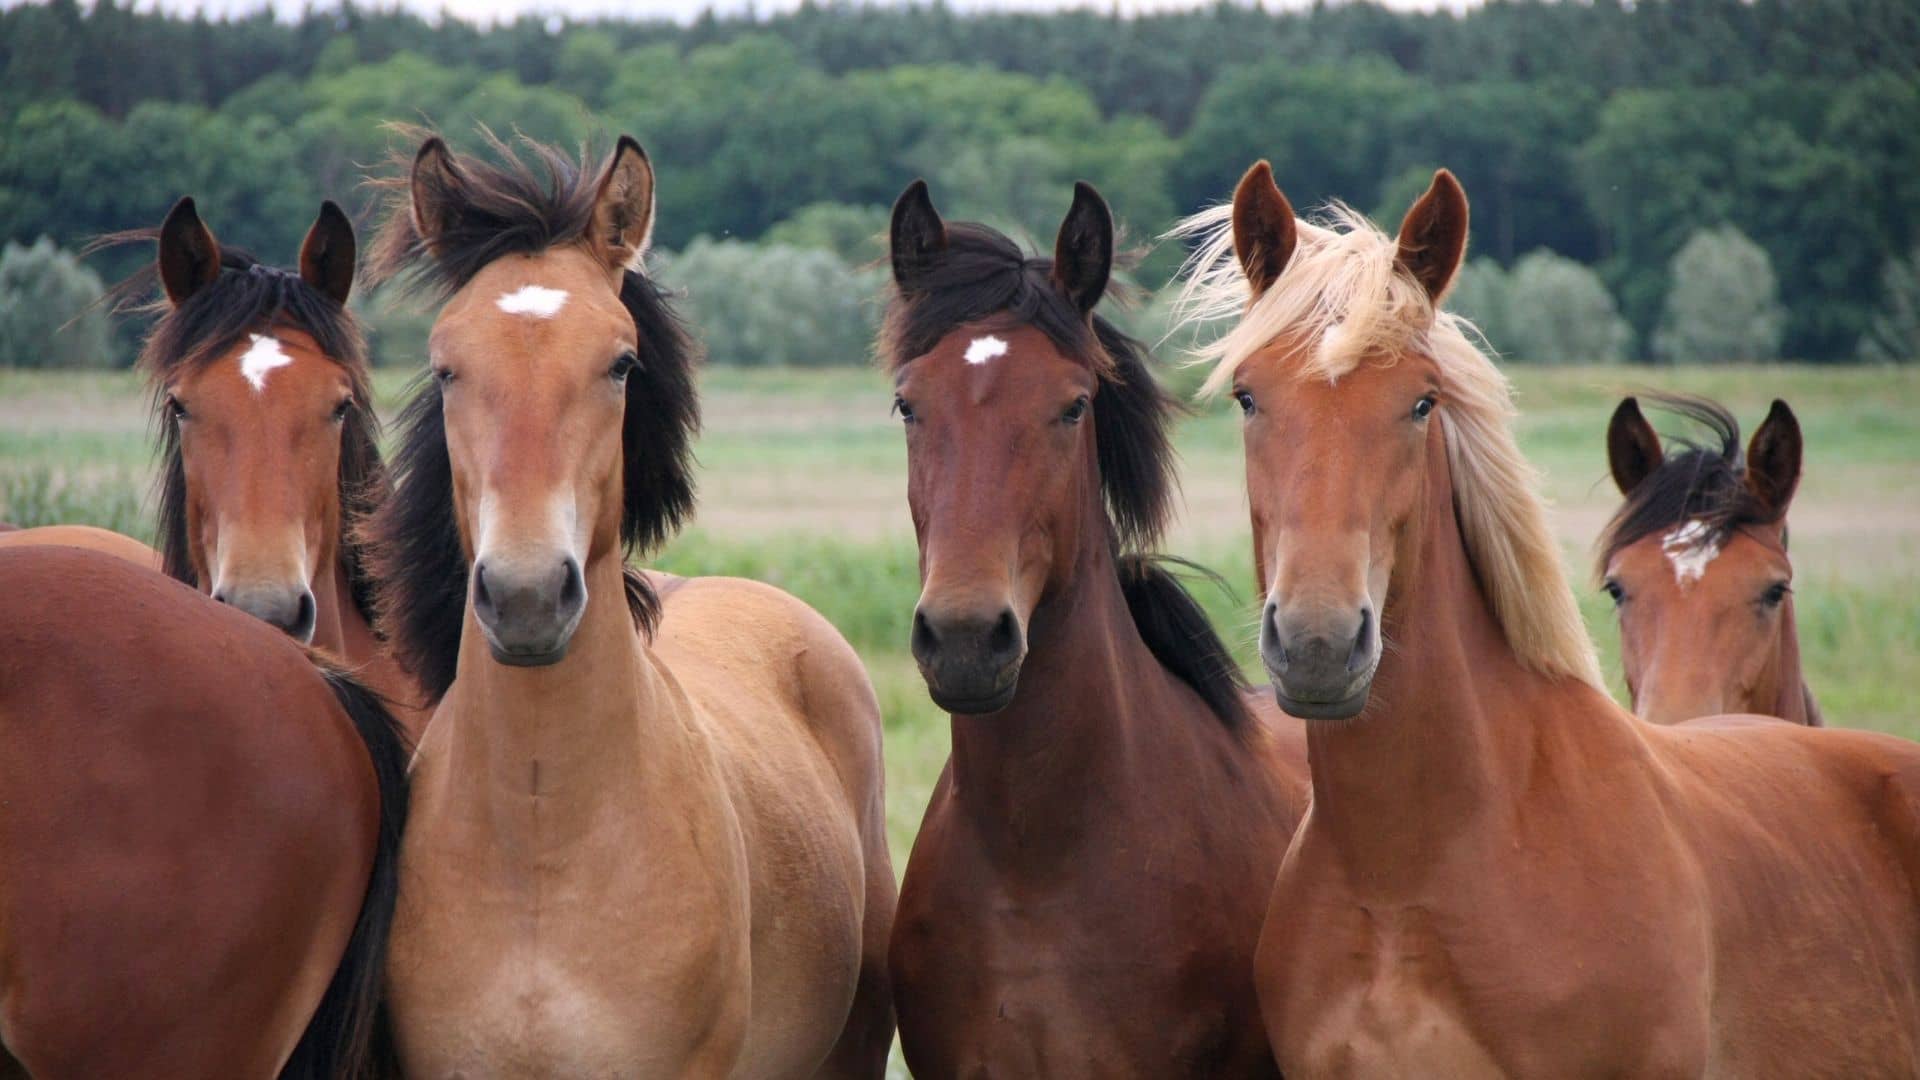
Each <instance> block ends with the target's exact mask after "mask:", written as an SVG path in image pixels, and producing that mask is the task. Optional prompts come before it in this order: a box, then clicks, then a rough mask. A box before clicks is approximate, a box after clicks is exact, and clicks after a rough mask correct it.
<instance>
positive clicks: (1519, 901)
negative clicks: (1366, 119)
mask: <svg viewBox="0 0 1920 1080" xmlns="http://www.w3.org/2000/svg"><path fill="white" fill-rule="evenodd" d="M1333 215H1334V219H1333V225H1332V227H1324V226H1321V225H1317V224H1314V223H1311V222H1304V221H1298V220H1296V219H1295V218H1294V216H1293V211H1292V208H1291V207H1290V206H1289V205H1288V204H1287V201H1286V199H1285V197H1284V196H1282V195H1281V193H1280V191H1279V189H1278V188H1277V187H1275V185H1274V183H1273V178H1272V174H1271V172H1270V171H1269V170H1268V168H1267V166H1266V164H1265V163H1264V162H1262V163H1261V164H1259V165H1258V166H1256V167H1255V168H1254V169H1252V170H1250V171H1249V173H1248V174H1247V176H1246V178H1245V179H1244V180H1242V181H1241V184H1240V189H1239V191H1238V192H1237V193H1236V195H1235V198H1234V202H1233V205H1232V207H1231V209H1230V210H1222V211H1217V212H1213V213H1211V214H1208V215H1206V216H1204V217H1202V218H1201V219H1200V220H1199V222H1198V225H1197V231H1200V232H1202V233H1204V234H1205V237H1206V238H1205V240H1204V242H1203V246H1202V248H1201V250H1200V252H1199V253H1198V255H1197V256H1196V260H1197V266H1198V271H1197V274H1196V276H1195V277H1194V283H1195V284H1194V290H1195V292H1194V294H1193V295H1197V297H1198V299H1199V301H1200V303H1199V304H1198V306H1197V310H1200V311H1209V310H1220V309H1221V308H1222V307H1228V308H1231V307H1239V308H1242V309H1244V310H1243V317H1242V318H1241V319H1240V320H1239V321H1238V323H1237V324H1236V325H1235V327H1234V329H1233V330H1232V331H1230V332H1229V333H1228V334H1227V335H1226V336H1225V337H1224V338H1222V339H1221V340H1220V341H1219V342H1217V343H1215V344H1213V345H1212V346H1211V347H1209V348H1208V349H1207V354H1208V355H1211V356H1212V357H1214V358H1215V359H1216V360H1217V364H1216V367H1215V371H1214V375H1213V380H1212V385H1214V386H1218V387H1220V388H1222V389H1228V390H1230V391H1231V392H1232V394H1233V396H1234V397H1235V398H1236V399H1237V400H1238V401H1239V403H1240V406H1241V409H1242V410H1243V411H1244V413H1245V417H1246V419H1245V421H1244V423H1245V440H1246V450H1247V486H1248V497H1249V501H1250V503H1251V507H1252V514H1253V521H1254V538H1255V543H1256V545H1257V550H1258V551H1259V553H1260V558H1259V562H1258V565H1259V567H1260V575H1261V584H1262V587H1263V588H1264V589H1265V590H1266V598H1265V601H1264V604H1263V616H1262V632H1261V656H1262V660H1263V661H1264V663H1265V665H1266V667H1267V669H1268V671H1269V672H1270V673H1271V674H1272V675H1273V676H1274V680H1275V685H1276V689H1277V691H1278V692H1279V693H1281V694H1283V695H1284V698H1285V700H1286V701H1289V702H1292V703H1295V704H1297V705H1298V706H1299V708H1300V709H1301V711H1303V712H1306V713H1309V714H1310V715H1311V716H1312V717H1314V719H1311V720H1309V721H1308V733H1307V741H1308V747H1309V751H1310V755H1311V762H1312V770H1313V774H1312V779H1313V805H1312V809H1311V810H1309V811H1308V814H1307V817H1306V819H1305V821H1304V822H1303V823H1302V824H1301V826H1300V830H1299V832H1298V833H1297V834H1296V835H1295V836H1294V840H1293V845H1292V847H1291V848H1290V849H1289V850H1288V852H1287V857H1286V861H1285V863H1284V864H1283V865H1282V867H1281V869H1280V873H1279V875H1278V877H1277V878H1276V880H1275V884H1274V891H1273V900H1272V907H1271V909H1270V912H1269V915H1268V918H1267V923H1266V928H1265V931H1264V932H1263V934H1262V936H1261V942H1260V951H1259V955H1258V958H1257V961H1256V964H1257V978H1258V981H1259V985H1260V1002H1261V1007H1262V1009H1263V1011H1264V1013H1265V1015H1266V1020H1267V1030H1268V1033H1269V1034H1270V1035H1271V1036H1272V1039H1273V1046H1274V1052H1275V1054H1276V1056H1277V1057H1278V1059H1279V1062H1280V1066H1281V1068H1282V1069H1283V1070H1285V1071H1287V1072H1288V1073H1290V1074H1293V1075H1303V1076H1446V1077H1493V1076H1546V1077H1563V1076H1689V1077H1698V1076H1708V1077H1722V1076H1725V1077H1734V1076H1737V1077H1782V1078H1786V1077H1808V1076H1822V1077H1829V1076H1830V1077H1891V1076H1905V1077H1911V1076H1913V1075H1915V1074H1916V1071H1920V746H1916V745H1914V744H1913V743H1911V742H1908V741H1905V740H1902V739H1897V738H1893V737H1890V736H1885V735H1880V734H1876V733H1871V732H1862V731H1839V730H1833V729H1825V730H1819V729H1810V728H1806V727H1801V726H1799V725H1795V724H1784V723H1780V722H1778V721H1776V720H1769V719H1762V718H1759V717H1718V718H1714V719H1712V720H1696V721H1693V722H1691V723H1687V724H1681V725H1677V726H1672V727H1667V726H1661V725H1656V724H1648V723H1645V722H1644V721H1641V720H1639V719H1637V718H1635V717H1634V716H1633V715H1632V714H1631V713H1628V712H1627V711H1625V710H1623V709H1621V708H1620V707H1619V706H1618V705H1616V704H1614V702H1613V700H1612V698H1610V697H1609V696H1608V695H1607V693H1606V692H1605V690H1604V689H1603V688H1602V686H1601V678H1600V673H1599V670H1598V663H1597V661H1596V660H1595V657H1594V651H1593V647H1592V643H1591V642H1590V641H1589V639H1588V638H1587V635H1586V630H1585V627H1584V625H1583V623H1582V622H1581V620H1580V616H1579V611H1578V608H1577V606H1576V605H1575V603H1574V597H1573V591H1572V589H1571V587H1570V586H1569V584H1568V581H1567V578H1566V575H1565V572H1564V570H1563V568H1562V567H1561V565H1560V555H1559V550H1558V545H1557V544H1556V543H1555V540H1554V536H1553V533H1552V531H1551V530H1550V529H1549V528H1548V527H1547V520H1546V513H1545V510H1544V507H1543V506H1542V504H1541V502H1540V500H1539V499H1538V497H1537V496H1536V495H1535V494H1534V492H1533V490H1532V487H1533V482H1534V474H1533V472H1532V470H1531V469H1530V468H1529V466H1528V465H1527V462H1526V460H1525V459H1524V458H1523V457H1522V456H1521V455H1520V453H1519V449H1518V446H1517V444H1516V443H1515V441H1514V437H1513V432H1512V416H1513V406H1512V399H1511V397H1510V395H1509V392H1508V388H1507V384H1506V381H1505V379H1504V378H1503V377H1502V375H1501V374H1500V372H1499V370H1498V369H1497V368H1495V366H1494V365H1493V363H1492V361H1491V360H1489V359H1488V358H1487V357H1486V356H1485V355H1484V354H1483V353H1482V352H1481V351H1480V350H1479V349H1478V348H1476V347H1475V345H1474V344H1473V343H1472V339H1471V338H1470V337H1469V336H1468V334H1467V332H1466V330H1465V329H1464V327H1463V325H1462V324H1461V323H1460V321H1459V320H1457V319H1456V318H1455V317H1454V316H1452V315H1451V314H1449V313H1447V312H1446V311H1445V310H1444V309H1443V308H1442V307H1441V306H1440V305H1441V300H1442V299H1443V298H1444V296H1445V295H1446V292H1447V288H1448V286H1449V285H1450V283H1451V282H1452V280H1453V278H1454V276H1455V274H1456V272H1457V271H1458V269H1459V265H1460V260H1461V257H1462V255H1463V254H1464V252H1465V248H1466V238H1467V202H1466V195H1465V193H1464V192H1463V191H1462V190H1461V188H1460V186H1459V184H1458V183H1457V182H1456V181H1455V180H1454V179H1453V177H1452V175H1451V174H1448V173H1446V172H1444V171H1443V172H1441V173H1440V174H1438V175H1437V176H1435V178H1434V181H1433V185H1432V187H1431V188H1430V189H1429V190H1428V192H1427V193H1426V194H1425V195H1424V196H1422V197H1421V199H1420V200H1419V201H1418V202H1417V203H1415V205H1414V207H1413V208H1412V210H1411V211H1410V212H1409V213H1408V214H1407V217H1406V220H1405V222H1404V223H1403V224H1402V225H1401V227H1400V231H1399V234H1398V235H1397V236H1388V235H1386V234H1385V233H1383V232H1381V231H1380V230H1378V229H1377V228H1375V227H1374V226H1373V225H1372V224H1370V223H1368V222H1367V221H1366V220H1365V219H1364V218H1361V217H1359V215H1357V214H1353V213H1351V212H1350V211H1345V210H1342V209H1338V208H1336V210H1335V211H1333ZM1290 708H1292V706H1290Z"/></svg>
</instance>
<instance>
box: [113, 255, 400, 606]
mask: <svg viewBox="0 0 1920 1080" xmlns="http://www.w3.org/2000/svg"><path fill="white" fill-rule="evenodd" d="M159 239H160V230H159V229H157V228H156V229H134V230H130V231H127V232H119V233H113V234H111V235H108V236H103V237H100V238H99V239H97V240H95V241H93V242H92V243H91V244H89V245H87V248H86V254H92V253H93V252H96V251H99V250H102V249H104V248H108V247H117V246H119V245H122V244H130V243H157V242H158V241H159ZM158 277H159V274H158V272H157V270H156V268H155V266H154V265H153V264H151V263H149V264H148V265H147V266H146V267H144V268H142V269H141V270H140V271H138V272H136V273H135V274H133V275H132V276H130V277H128V278H127V279H126V280H125V281H123V282H121V283H120V284H118V285H116V286H114V288H113V290H112V291H111V292H110V293H109V294H108V302H109V303H110V304H111V305H112V306H113V308H114V310H116V311H144V312H154V313H158V315H159V318H158V320H157V321H156V322H155V323H154V325H153V329H152V331H151V332H149V333H148V335H147V340H146V343H145V344H144V345H143V346H142V347H141V350H140V358H139V360H138V361H137V366H138V367H139V368H140V370H141V371H143V372H145V373H146V376H147V380H148V382H149V384H150V387H151V392H152V397H153V409H154V418H155V422H156V423H157V424H158V425H159V428H160V456H161V469H160V482H159V496H160V497H159V511H160V521H159V530H158V531H159V539H160V553H161V559H162V567H163V569H164V570H165V572H166V573H167V574H168V575H170V576H172V577H174V578H177V579H178V580H180V581H183V582H185V583H186V584H188V585H191V586H193V587H194V588H196V589H197V588H200V587H201V582H200V579H199V575H197V574H195V573H194V570H193V558H192V554H191V552H190V551H189V550H188V546H187V478H186V466H185V463H184V462H183V461H182V460H181V457H180V424H179V421H178V420H177V419H176V418H175V417H174V416H173V415H172V414H171V413H170V412H169V411H168V410H167V408H166V400H167V386H168V384H169V383H171V382H172V381H173V378H174V377H175V376H176V375H177V374H179V373H181V372H191V371H198V370H199V369H201V368H204V367H205V366H206V365H208V364H210V363H212V362H213V361H215V360H217V359H219V358H220V357H221V356H224V355H226V354H227V352H228V351H230V350H231V349H233V348H234V347H235V346H237V345H238V344H239V343H240V341H241V339H242V338H244V337H245V336H246V335H247V334H249V333H254V332H257V331H259V330H261V329H262V328H274V327H280V328H285V329H290V330H299V331H302V332H304V333H306V334H308V335H310V336H311V337H312V338H313V340H314V342H315V344H317V345H318V346H319V347H320V351H321V352H322V353H323V354H325V355H326V357H327V358H328V359H330V360H332V361H333V362H334V363H336V364H338V365H340V368H341V369H342V370H343V371H345V372H346V374H347V381H348V384H349V385H350V386H351V387H352V392H353V398H352V401H351V402H350V403H349V404H348V406H347V415H346V418H345V420H344V422H343V430H342V433H341V437H340V537H339V546H340V559H341V562H342V563H343V564H344V565H345V567H346V571H347V583H348V589H349V592H350V594H351V598H352V602H353V604H354V606H355V607H356V608H358V609H359V610H360V612H361V614H362V615H365V616H367V617H369V618H371V617H372V614H373V609H374V596H373V593H374V585H373V579H372V577H371V576H370V575H369V573H368V571H367V566H366V553H365V551H364V550H363V547H362V545H361V542H360V540H359V536H358V529H359V524H360V522H361V520H362V519H364V518H366V517H367V516H368V515H369V514H371V513H372V512H373V510H374V508H376V507H378V506H379V505H380V504H381V503H382V502H383V501H385V499H386V497H387V494H388V492H389V491H390V490H391V486H390V484H389V482H388V480H387V473H386V467H385V465H384V464H383V463H382V461H381V459H380V448H379V436H380V421H379V419H378V417H376V416H375V414H374V411H373V391H372V386H371V385H370V382H369V366H368V360H367V343H366V337H365V335H364V334H363V333H362V332H361V329H360V322H359V320H358V319H356V318H354V316H353V314H352V313H351V312H349V311H348V310H347V309H346V308H345V307H344V306H343V305H341V304H339V303H337V302H336V301H335V300H334V299H333V298H332V297H329V296H327V295H326V294H324V293H322V292H321V291H320V290H318V289H316V288H314V287H313V286H311V285H309V284H307V283H306V281H304V280H302V279H301V277H300V275H299V274H297V273H294V272H293V271H291V270H283V269H281V268H279V267H275V266H269V265H267V264H265V263H263V262H261V261H260V260H259V259H257V258H255V257H254V256H253V255H252V254H251V253H249V252H247V251H246V250H244V249H241V248H237V247H233V246H230V245H224V244H223V245H221V248H220V274H219V276H218V277H216V278H215V279H214V280H213V282H212V283H211V284H209V285H207V286H206V287H205V288H203V289H201V290H199V291H198V292H196V293H194V294H193V295H192V296H190V297H188V298H187V299H186V300H185V301H184V302H182V303H180V304H179V305H171V304H169V303H168V302H167V300H166V299H165V297H164V296H161V297H159V298H158V299H153V300H147V299H144V298H145V297H148V296H149V295H152V294H153V293H154V292H155V285H156V283H157V279H158Z"/></svg>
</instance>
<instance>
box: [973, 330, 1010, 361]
mask: <svg viewBox="0 0 1920 1080" xmlns="http://www.w3.org/2000/svg"><path fill="white" fill-rule="evenodd" d="M1005 355H1007V343H1006V342H1005V341H1002V340H1001V339H999V338H997V337H994V336H993V335H991V334H989V335H987V336H986V337H980V338H974V339H973V344H971V345H968V346H967V363H969V364H984V363H986V362H987V361H989V360H991V359H993V358H994V357H996V356H1005Z"/></svg>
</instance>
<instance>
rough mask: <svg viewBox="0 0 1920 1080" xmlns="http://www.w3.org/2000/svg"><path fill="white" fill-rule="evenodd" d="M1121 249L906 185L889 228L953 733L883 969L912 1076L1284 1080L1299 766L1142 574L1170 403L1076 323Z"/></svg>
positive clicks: (927, 631)
mask: <svg viewBox="0 0 1920 1080" xmlns="http://www.w3.org/2000/svg"><path fill="white" fill-rule="evenodd" d="M1113 244H1114V227H1113V219H1112V217H1111V215H1110V214H1109V212H1108V210H1107V205H1106V203H1105V201H1104V200H1102V199H1101V198H1100V196H1099V194H1098V193H1097V192H1095V191H1094V190H1093V188H1091V187H1090V186H1088V185H1086V184H1081V185H1079V186H1078V187H1077V188H1076V190H1075V192H1074V200H1073V206H1072V209H1071V210H1069V211H1068V213H1067V217H1066V219H1065V221H1064V222H1063V223H1062V224H1061V226H1060V233H1059V237H1058V240H1057V241H1056V243H1055V249H1054V257H1053V259H1051V260H1047V259H1037V258H1028V257H1026V256H1025V255H1024V254H1023V253H1022V252H1021V250H1020V248H1019V247H1018V246H1016V245H1015V244H1014V243H1013V242H1011V241H1009V240H1008V239H1007V238H1006V237H1004V236H1001V235H1000V234H999V233H996V232H994V231H993V230H991V229H988V228H986V227H984V226H980V225H974V224H970V223H957V224H952V225H949V224H947V223H946V222H944V221H942V220H941V218H940V215H939V214H938V213H937V212H936V211H935V210H934V207H933V203H932V201H931V199H930V198H929V197H928V193H927V187H926V184H925V183H923V182H916V183H915V184H913V185H912V186H911V187H909V188H908V189H907V190H906V193H905V194H903V195H902V196H901V197H900V200H899V202H898V203H897V204H896V205H895V207H894V212H893V225H892V261H893V272H894V280H895V284H896V286H897V288H898V296H897V297H896V298H895V300H894V302H893V304H892V306H891V308H890V310H889V313H888V317H887V323H886V327H885V332H884V335H883V337H882V341H881V354H882V356H883V358H884V361H885V363H886V366H887V368H888V370H889V371H890V372H891V373H892V375H893V378H894V392H895V395H896V397H895V408H896V410H897V411H898V412H899V414H900V416H901V418H902V419H903V421H904V422H905V427H906V442H907V476H908V481H907V492H908V496H907V498H908V503H909V506H910V507H911V509H912V513H913V523H914V531H915V532H916V534H917V535H918V537H919V541H920V567H921V582H922V589H921V594H920V602H919V604H918V605H917V606H916V608H915V610H914V618H913V635H912V649H913V654H914V658H915V659H916V660H917V661H918V662H919V665H920V670H921V673H922V675H923V676H924V677H925V679H926V683H927V689H928V691H929V692H930V693H931V694H932V696H933V700H934V701H935V703H937V704H939V705H940V706H941V707H943V708H945V709H947V710H948V711H949V712H951V713H952V714H953V718H952V719H953V754H952V757H951V758H950V759H949V761H948V763H947V767H946V769H945V770H944V771H943V772H942V774H941V777H940V781H939V783H938V785H937V786H936V787H935V789H934V792H933V798H932V800H931V802H930V803H929V805H928V807H927V813H926V819H925V821H924V822H923V823H922V825H921V828H920V834H919V836H918V838H917V839H915V841H914V845H913V855H912V857H911V858H910V859H909V860H908V862H907V872H906V879H905V882H904V884H903V886H902V889H901V894H900V912H899V916H898V919H897V922H896V925H895V929H894V937H893V948H892V971H893V982H894V1001H895V1006H896V1008H897V1009H898V1011H899V1016H900V1038H901V1045H902V1048H903V1049H904V1050H905V1051H906V1058H907V1063H908V1065H909V1066H911V1067H912V1069H913V1071H914V1074H915V1075H916V1076H920V1077H923V1078H932V1077H959V1076H1055V1077H1071V1076H1140V1077H1171V1076H1260V1075H1270V1074H1272V1073H1273V1071H1274V1069H1273V1061H1272V1054H1271V1052H1270V1051H1269V1050H1268V1048H1267V1040H1266V1033H1265V1031H1264V1030H1263V1028H1262V1026H1261V1023H1260V1016H1259V1003H1258V1001H1257V999H1256V996H1255V993H1254V987H1253V981H1252V971H1253V968H1252V961H1253V950H1254V946H1255V944H1256V942H1257V941H1258V938H1259V932H1260V924H1261V919H1262V917H1263V916H1264V914H1265V910H1266V904H1265V901H1266V897H1267V894H1268V892H1269V890H1270V888H1271V886H1272V883H1273V875H1274V871H1275V869H1276V868H1277V867H1278V866H1279V863H1280V857H1281V855H1282V854H1283V853H1284V852H1285V851H1286V846H1287V840H1288V838H1289V837H1290V836H1291V835H1292V832H1293V827H1294V825H1295V823H1296V822H1297V821H1298V820H1299V816H1300V812H1301V810H1302V809H1303V808H1304V805H1305V795H1306V785H1305V780H1306V768H1305V766H1306V762H1305V744H1304V741H1303V738H1302V735H1301V732H1300V728H1299V725H1298V723H1297V722H1293V721H1290V720H1287V719H1286V718H1284V717H1282V716H1280V715H1278V711H1277V710H1276V709H1274V707H1273V705H1272V702H1271V700H1270V699H1269V698H1268V697H1267V695H1265V694H1255V693H1253V692H1252V691H1250V690H1248V689H1247V688H1246V687H1245V686H1244V684H1243V683H1242V682H1241V681H1240V676H1239V671H1238V668H1237V666H1236V665H1235V663H1234V661H1233V658H1232V656H1231V655H1230V654H1229V652H1228V651H1227V648H1226V646H1225V645H1224V644H1223V643H1222V642H1221V641H1220V639H1219V638H1218V637H1217V636H1216V635H1215V634H1214V632H1213V629H1212V628H1211V627H1210V626H1209V625H1208V623H1207V617H1206V614H1205V613H1204V612H1203V611H1202V610H1201V609H1200V606H1199V605H1198V604H1197V603H1195V602H1194V600H1193V598H1192V597H1190V596H1189V595H1187V593H1186V592H1185V590H1183V589H1182V588H1181V586H1180V584H1179V583H1178V581H1177V580H1176V579H1175V578H1174V577H1173V576H1172V575H1171V574H1170V573H1168V571H1167V570H1166V569H1165V568H1163V567H1162V566H1160V565H1158V564H1157V563H1156V561H1155V560H1154V559H1153V558H1152V557H1150V556H1149V555H1147V554H1145V553H1144V552H1145V551H1146V550H1149V549H1150V548H1151V546H1152V545H1153V543H1154V542H1155V541H1156V539H1157V538H1158V537H1159V535H1160V533H1161V531H1162V530H1163V528H1164V526H1165V523H1166V520H1167V517H1168V515H1169V513H1170V511H1171V508H1172V503H1173V500H1174V498H1175V494H1176V492H1175V488H1174V481H1173V464H1174V456H1173V447H1172V445H1171V443H1170V440H1169V428H1170V426H1171V423H1172V420H1173V418H1174V416H1175V415H1176V414H1177V413H1178V407H1177V406H1176V405H1175V404H1174V402H1173V401H1172V399H1170V398H1169V397H1168V396H1167V394H1166V392H1165V391H1164V390H1162V389H1161V388H1160V387H1159V385H1157V383H1156V382H1155V380H1154V376H1153V371H1152V369H1151V368H1150V366H1149V358H1148V356H1147V353H1146V350H1145V349H1144V348H1143V347H1142V346H1141V345H1140V344H1139V343H1138V342H1136V341H1133V340H1131V339H1130V338H1128V337H1127V336H1126V335H1124V334H1122V333H1121V332H1120V331H1119V330H1117V329H1116V328H1115V327H1114V326H1113V325H1112V324H1110V323H1108V322H1107V321H1106V320H1105V319H1104V318H1102V317H1100V316H1099V315H1097V314H1095V312H1094V308H1095V305H1096V304H1098V303H1099V301H1100V300H1101V298H1102V297H1103V296H1104V295H1105V294H1106V292H1107V283H1108V276H1109V271H1110V269H1111V265H1112V261H1113Z"/></svg>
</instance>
